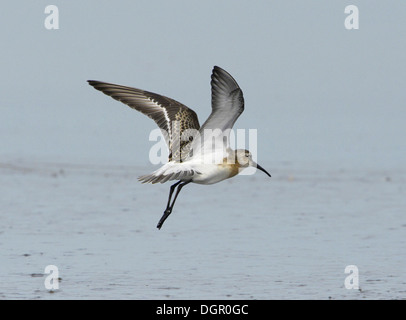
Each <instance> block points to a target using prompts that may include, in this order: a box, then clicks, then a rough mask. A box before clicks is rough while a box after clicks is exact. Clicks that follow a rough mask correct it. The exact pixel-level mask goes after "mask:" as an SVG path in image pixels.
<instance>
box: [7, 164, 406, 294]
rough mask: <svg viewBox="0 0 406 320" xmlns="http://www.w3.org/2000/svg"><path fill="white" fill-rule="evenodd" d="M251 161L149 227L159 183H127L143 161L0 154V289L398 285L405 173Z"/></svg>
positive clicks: (369, 288) (309, 290)
mask: <svg viewBox="0 0 406 320" xmlns="http://www.w3.org/2000/svg"><path fill="white" fill-rule="evenodd" d="M262 165H263V166H264V167H265V168H266V169H268V170H269V171H270V172H271V174H272V178H271V179H269V178H268V177H267V176H266V175H264V174H263V173H262V172H257V173H256V174H255V175H253V176H240V177H236V178H234V179H231V180H229V181H223V182H222V183H219V184H217V185H212V186H201V185H188V186H187V187H185V188H184V189H183V190H182V192H181V194H180V196H179V198H178V201H177V204H176V206H175V209H174V211H173V213H172V215H171V216H170V217H169V218H168V220H167V221H166V222H165V225H164V226H163V228H162V229H161V230H160V231H159V230H157V229H156V227H155V226H156V223H157V222H158V220H159V218H160V217H161V215H162V213H163V210H164V208H165V205H166V200H167V194H168V190H169V185H170V184H165V185H141V184H140V183H138V182H137V180H136V177H137V176H139V175H140V174H143V173H147V172H149V171H150V170H151V168H147V167H145V168H141V167H131V166H112V165H109V166H106V165H105V166H103V165H94V164H70V163H46V162H35V163H32V162H28V161H22V160H21V161H13V162H10V161H9V162H7V161H5V162H2V163H0V182H1V185H2V192H1V196H0V197H1V198H0V199H1V225H0V261H1V263H0V268H1V269H0V277H1V279H0V298H2V299H405V298H406V273H405V271H404V270H405V266H406V255H405V253H406V252H405V251H406V250H405V248H406V237H405V235H406V215H405V208H406V189H405V181H406V172H404V171H403V172H401V171H399V170H396V171H390V170H386V171H380V170H372V169H365V170H353V171H351V170H346V169H331V168H329V167H328V166H317V168H315V167H313V166H310V165H304V164H295V163H263V164H262ZM48 265H55V266H56V267H57V268H58V272H59V275H58V276H59V278H60V279H59V283H58V284H59V289H57V290H49V289H47V288H46V287H45V282H46V281H47V276H48V274H44V270H45V267H46V266H48ZM348 265H355V266H356V267H357V268H358V275H359V289H346V288H345V285H344V281H345V279H346V277H348V276H349V274H346V273H345V272H344V271H345V268H346V266H348Z"/></svg>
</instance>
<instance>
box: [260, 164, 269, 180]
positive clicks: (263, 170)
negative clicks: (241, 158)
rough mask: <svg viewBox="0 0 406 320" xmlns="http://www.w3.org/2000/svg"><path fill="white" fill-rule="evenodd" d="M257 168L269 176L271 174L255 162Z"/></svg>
mask: <svg viewBox="0 0 406 320" xmlns="http://www.w3.org/2000/svg"><path fill="white" fill-rule="evenodd" d="M257 169H259V170H261V171H262V172H265V173H266V174H267V175H268V176H269V177H270V176H271V175H270V174H269V173H268V171H266V170H265V169H264V168H262V167H261V166H260V165H259V164H258V163H257Z"/></svg>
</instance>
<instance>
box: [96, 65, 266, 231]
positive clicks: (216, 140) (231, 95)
mask: <svg viewBox="0 0 406 320" xmlns="http://www.w3.org/2000/svg"><path fill="white" fill-rule="evenodd" d="M88 82H89V84H90V85H91V86H93V87H94V88H95V89H97V90H99V91H101V92H103V93H105V94H106V95H108V96H110V97H112V98H114V99H116V100H118V101H120V102H122V103H124V104H126V105H128V106H129V107H131V108H133V109H135V110H137V111H140V112H141V113H143V114H145V115H146V116H148V117H150V118H151V119H152V120H154V121H155V123H156V124H157V125H158V127H159V128H160V129H161V131H162V133H163V136H164V138H165V141H166V143H167V146H168V148H169V159H168V162H167V163H166V164H164V165H163V166H162V167H160V168H159V169H158V170H156V171H154V172H152V173H151V174H148V175H144V176H141V177H139V178H138V179H139V180H140V181H141V182H142V183H153V184H154V183H158V182H160V183H164V182H167V181H173V180H177V182H176V183H175V184H173V185H172V186H171V187H170V190H169V197H168V202H167V205H166V209H165V211H164V213H163V215H162V217H161V219H160V220H159V222H158V225H157V228H158V229H161V227H162V225H163V223H164V222H165V220H166V219H167V218H168V216H169V215H170V214H171V213H172V210H173V206H174V204H175V201H176V199H177V197H178V195H179V192H180V191H181V190H182V188H183V187H184V186H186V185H187V184H189V183H191V182H193V183H198V184H204V185H209V184H213V183H217V182H220V181H222V180H225V179H228V178H231V177H234V176H235V175H237V174H238V173H240V172H241V171H242V170H243V169H245V168H247V167H255V168H258V169H259V170H261V171H263V172H264V173H265V174H267V175H268V176H269V177H270V176H271V175H270V174H269V173H268V172H267V171H266V170H265V169H264V168H262V167H261V166H260V165H259V164H257V163H255V162H254V161H253V159H252V154H251V153H250V151H249V150H245V149H237V150H232V149H231V148H230V146H229V138H230V137H229V134H230V130H231V129H232V127H233V125H234V123H235V121H236V120H237V118H238V117H239V116H240V115H241V113H242V112H243V111H244V97H243V93H242V91H241V89H240V87H239V86H238V84H237V82H236V81H235V80H234V78H233V77H232V76H231V75H230V74H229V73H228V72H227V71H225V70H223V69H222V68H220V67H217V66H215V67H214V68H213V71H212V75H211V104H212V112H211V114H210V116H209V117H208V119H207V120H206V121H205V122H204V123H203V125H202V126H200V124H199V120H198V118H197V115H196V113H195V112H194V111H193V110H192V109H190V108H188V107H187V106H185V105H183V104H182V103H180V102H178V101H175V100H173V99H171V98H168V97H165V96H162V95H159V94H156V93H153V92H149V91H145V90H140V89H136V88H132V87H127V86H122V85H117V84H112V83H106V82H101V81H95V80H88ZM185 136H186V138H185ZM213 158H215V159H217V160H215V161H213ZM175 189H176V192H175ZM174 193H175V195H174V197H173V200H172V196H173V194H174Z"/></svg>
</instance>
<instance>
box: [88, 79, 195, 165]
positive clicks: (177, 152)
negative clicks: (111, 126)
mask: <svg viewBox="0 0 406 320" xmlns="http://www.w3.org/2000/svg"><path fill="white" fill-rule="evenodd" d="M88 82H89V84H90V85H91V86H93V87H94V88H95V89H97V90H99V91H101V92H103V93H105V94H106V95H108V96H110V97H112V98H114V99H116V100H118V101H120V102H122V103H124V104H126V105H128V106H129V107H131V108H133V109H135V110H138V111H140V112H141V113H143V114H145V115H146V116H148V117H150V118H151V119H152V120H154V121H155V123H156V124H157V125H158V127H159V128H160V129H161V131H162V134H163V135H164V137H165V141H166V143H167V145H168V148H169V161H171V160H175V161H182V159H183V158H184V157H185V156H186V155H187V154H188V148H187V145H188V144H190V141H182V139H180V137H182V133H183V132H184V131H185V130H187V129H194V130H199V128H200V125H199V120H198V118H197V115H196V113H195V112H194V111H193V110H191V109H189V108H188V107H186V106H185V105H183V104H182V103H180V102H178V101H176V100H173V99H171V98H168V97H164V96H161V95H159V94H156V93H153V92H149V91H145V90H140V89H136V88H132V87H126V86H121V85H117V84H112V83H107V82H101V81H95V80H89V81H88Z"/></svg>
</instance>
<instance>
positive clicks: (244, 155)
mask: <svg viewBox="0 0 406 320" xmlns="http://www.w3.org/2000/svg"><path fill="white" fill-rule="evenodd" d="M235 155H236V156H235V157H236V162H237V163H238V164H239V166H240V168H243V169H244V168H248V167H254V168H257V169H259V170H261V171H262V172H264V173H265V174H267V175H268V176H269V177H270V176H271V175H270V174H269V173H268V171H266V170H265V169H264V168H262V167H261V166H260V165H259V164H258V163H256V162H255V161H254V160H252V154H251V152H250V151H249V150H245V149H238V150H236V152H235Z"/></svg>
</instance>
